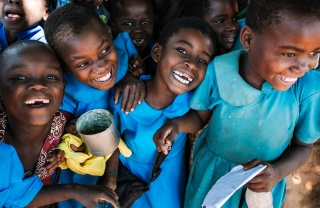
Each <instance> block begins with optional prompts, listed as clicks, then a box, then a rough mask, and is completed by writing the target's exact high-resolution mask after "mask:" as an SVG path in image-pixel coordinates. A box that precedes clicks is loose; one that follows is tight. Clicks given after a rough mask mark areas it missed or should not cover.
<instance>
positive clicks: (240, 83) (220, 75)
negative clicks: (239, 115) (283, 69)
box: [214, 50, 273, 106]
mask: <svg viewBox="0 0 320 208" xmlns="http://www.w3.org/2000/svg"><path fill="white" fill-rule="evenodd" d="M241 54H244V51H242V50H237V51H234V52H230V53H227V54H224V55H221V56H217V57H216V58H215V59H214V70H215V73H216V77H217V84H218V89H219V94H220V97H221V98H222V99H223V100H224V101H225V102H227V103H229V104H231V105H233V106H243V105H247V104H249V103H252V102H253V101H255V100H256V99H257V98H258V97H259V96H260V95H261V94H263V93H270V92H272V91H273V88H272V86H271V85H270V84H269V83H268V82H265V83H264V84H263V85H262V90H258V89H256V88H254V87H252V86H251V85H249V84H248V83H247V82H246V81H245V80H244V79H243V78H242V77H241V76H240V74H239V59H240V55H241Z"/></svg>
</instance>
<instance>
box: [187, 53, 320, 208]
mask: <svg viewBox="0 0 320 208" xmlns="http://www.w3.org/2000/svg"><path fill="white" fill-rule="evenodd" d="M241 53H242V51H241V50H238V51H234V52H230V53H228V54H225V55H221V56H218V57H216V58H215V59H214V60H213V61H212V62H211V63H210V64H209V66H208V69H207V73H206V76H205V78H204V81H203V82H202V83H201V85H200V86H199V87H198V88H197V89H196V91H195V93H194V96H193V98H192V100H191V103H190V106H191V108H193V109H196V110H213V113H212V117H211V120H210V123H209V126H208V128H207V129H206V130H205V131H204V132H203V134H201V135H200V137H199V138H198V140H197V141H196V144H195V149H194V162H193V164H192V168H191V172H190V176H189V180H188V184H187V190H186V197H185V207H188V208H189V207H192V208H197V207H201V205H202V202H203V200H204V198H205V196H206V194H207V193H208V191H209V190H210V188H211V187H212V185H213V184H215V182H216V181H217V180H218V179H219V178H220V177H221V176H223V175H224V174H226V173H227V172H229V171H230V170H231V169H232V168H233V167H235V166H236V165H238V164H242V165H244V164H246V163H247V162H249V161H251V160H253V159H255V158H259V159H261V160H265V161H267V162H271V163H272V162H273V161H275V160H277V159H279V157H280V156H281V154H282V153H283V152H284V151H285V149H286V148H287V147H288V145H289V143H290V141H291V139H292V137H293V135H295V136H296V137H297V138H298V139H299V140H300V141H301V142H304V143H309V144H310V143H313V142H315V141H316V140H317V139H318V138H319V137H320V132H319V131H320V126H319V125H320V116H319V115H320V108H319V107H318V106H319V103H320V85H319V81H320V72H319V71H316V70H311V71H309V72H307V73H306V74H305V75H304V76H303V77H301V78H299V79H298V81H297V82H296V83H295V84H294V85H293V86H292V87H291V88H290V89H289V90H287V91H282V92H279V91H276V90H274V89H273V88H272V87H271V85H270V84H269V83H267V82H265V83H264V84H263V86H262V89H261V90H258V89H256V88H253V87H252V86H251V85H249V84H248V83H247V82H245V81H244V80H243V79H242V77H241V76H240V75H239V73H238V69H239V58H240V54H241ZM245 188H246V187H243V188H242V189H239V190H238V191H237V192H236V193H235V194H234V195H233V196H232V197H231V198H230V199H229V200H228V201H227V202H226V203H225V205H224V206H223V207H224V208H230V207H247V205H246V203H245V200H244V199H243V198H242V196H243V195H242V194H243V191H244V190H245ZM285 191H286V187H285V179H283V180H282V181H280V182H278V183H277V184H276V185H275V187H274V188H273V190H272V195H273V206H274V207H275V208H278V207H281V206H282V203H283V202H284V197H285Z"/></svg>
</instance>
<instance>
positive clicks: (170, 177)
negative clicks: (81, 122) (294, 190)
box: [0, 0, 320, 208]
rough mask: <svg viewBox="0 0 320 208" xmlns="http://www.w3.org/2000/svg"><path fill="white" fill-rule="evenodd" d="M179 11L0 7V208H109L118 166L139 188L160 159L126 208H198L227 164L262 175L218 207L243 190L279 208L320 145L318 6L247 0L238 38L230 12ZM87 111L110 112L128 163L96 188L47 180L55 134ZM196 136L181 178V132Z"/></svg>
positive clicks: (57, 176)
mask: <svg viewBox="0 0 320 208" xmlns="http://www.w3.org/2000/svg"><path fill="white" fill-rule="evenodd" d="M83 2H87V3H83ZM88 2H89V4H88ZM181 2H182V1H177V2H176V3H172V1H147V0H139V1H129V0H110V1H108V2H102V1H98V0H95V1H94V0H92V1H74V3H66V4H65V5H62V6H60V7H58V8H56V9H55V10H53V11H52V12H51V13H50V14H49V8H50V1H45V0H35V1H28V0H9V1H4V0H0V7H1V11H2V12H1V13H0V14H1V16H0V20H1V31H2V35H1V54H0V74H1V76H0V81H1V82H0V98H1V114H0V123H1V125H0V141H1V142H0V150H1V151H0V156H1V159H2V161H4V163H3V164H1V165H0V170H1V172H2V173H4V178H2V179H1V180H0V206H4V207H26V206H28V207H34V206H44V205H49V204H53V203H57V206H58V207H82V206H86V207H94V206H102V204H103V202H104V201H107V202H109V203H111V204H112V206H113V207H118V202H117V196H116V194H115V192H114V191H115V189H116V180H117V172H118V164H119V163H122V164H123V165H124V166H125V167H126V168H127V169H128V170H130V171H131V172H132V173H133V174H135V175H136V176H138V177H139V178H141V179H142V180H144V181H146V182H148V181H149V180H150V178H151V177H152V176H151V173H152V167H153V164H154V160H155V156H156V153H157V151H159V152H163V153H165V154H168V156H167V157H166V159H165V160H164V162H163V163H162V165H161V169H162V172H161V174H160V175H159V177H158V178H157V179H156V180H155V181H153V182H152V183H151V184H150V190H149V191H147V192H145V193H144V194H143V195H142V196H141V197H140V198H139V199H137V200H136V201H135V202H134V204H133V206H132V207H172V208H176V207H187V208H194V207H201V206H202V202H203V200H204V198H205V196H206V194H207V193H208V191H209V190H210V188H211V187H212V185H213V184H215V182H216V181H217V180H218V179H219V178H221V177H222V176H223V175H224V174H226V173H227V172H229V171H230V170H231V169H232V168H233V167H235V166H236V165H238V164H242V165H244V169H245V170H247V169H250V168H252V167H255V166H257V165H259V164H265V165H267V168H266V169H265V170H263V171H262V172H261V173H260V174H259V175H257V176H256V177H254V178H253V179H252V180H250V181H249V182H248V183H247V184H246V186H245V187H243V188H241V189H239V190H238V191H237V192H236V193H235V194H234V195H233V196H232V197H231V198H230V199H229V200H228V201H227V202H226V203H225V205H224V206H223V207H232V208H233V207H247V204H246V202H245V200H244V193H245V190H246V188H248V189H250V190H252V191H254V192H268V191H271V192H272V195H273V206H274V207H281V206H282V204H283V202H284V198H285V177H286V176H287V175H288V174H290V173H291V172H293V171H294V170H296V169H297V168H299V167H300V166H301V165H302V164H303V163H304V162H305V161H306V159H307V158H308V156H309V154H310V152H311V148H312V143H313V142H315V141H316V140H317V139H318V138H319V137H320V126H319V125H320V120H319V116H318V115H319V114H320V110H319V108H317V107H316V106H317V103H318V102H319V101H320V86H319V85H318V81H319V80H320V74H319V72H318V71H317V70H312V69H314V68H315V67H317V65H318V60H319V52H320V40H318V39H317V38H314V37H317V34H319V35H320V15H319V12H318V11H319V9H320V2H318V1H317V0H305V1H301V0H252V1H250V3H249V5H248V9H247V14H246V19H245V22H246V24H245V25H244V26H243V27H242V29H241V30H239V25H238V23H237V14H238V5H237V1H236V0H227V1H226V0H206V1H201V3H199V2H198V1H194V0H185V1H184V2H183V3H181ZM172 4H173V5H172ZM169 5H170V6H171V7H172V8H171V7H170V6H169ZM100 6H105V8H107V9H108V11H109V12H110V13H109V14H110V15H109V16H107V18H108V21H103V19H101V16H99V14H98V13H97V8H99V7H100ZM169 7H170V8H171V9H168V8H169ZM163 8H167V9H168V12H167V14H166V15H163V16H157V15H158V14H160V13H161V12H160V11H163ZM34 9H39V12H38V13H36V12H34ZM171 10H174V12H173V11H171ZM40 11H41V12H40ZM171 12H173V13H174V15H173V14H172V13H171ZM156 14H157V15H156ZM178 16H184V17H179V18H178ZM155 17H156V18H157V19H158V20H161V21H162V24H164V23H163V22H165V24H164V26H163V27H162V26H157V27H154V24H155V19H156V18H155ZM169 17H171V18H173V20H172V19H170V18H169ZM167 18H169V19H170V21H168V19H167ZM43 21H44V24H43ZM106 22H107V23H108V24H106ZM42 25H44V26H43V28H44V29H43V28H42ZM155 28H157V30H155ZM158 34H159V35H158ZM237 38H238V39H239V41H240V43H241V45H242V49H240V50H235V49H232V47H233V45H234V42H235V41H236V40H237ZM46 43H47V44H46ZM232 50H234V51H232ZM93 109H107V110H110V111H111V112H112V113H113V115H114V120H115V124H116V126H117V128H118V131H119V132H120V134H121V138H122V139H123V140H124V141H125V143H126V145H127V146H128V147H129V148H130V149H131V151H132V155H131V156H130V157H124V156H123V155H121V154H120V153H119V151H118V150H116V151H115V152H114V153H113V154H112V156H111V157H110V158H109V160H108V161H107V162H106V170H105V173H104V175H103V176H102V177H100V179H101V180H99V177H97V176H91V175H81V174H77V173H74V172H72V171H71V170H69V169H67V170H61V171H60V169H59V168H57V167H58V166H59V165H60V164H61V163H62V162H63V161H64V160H65V158H64V156H63V152H62V151H59V150H56V149H55V148H56V147H57V145H58V144H59V143H60V141H61V137H62V135H63V134H65V133H72V134H74V135H77V131H76V128H75V120H76V119H77V118H78V117H80V116H81V115H82V114H84V113H85V112H87V111H89V110H93ZM206 125H208V126H207V127H206V128H205V129H204V130H203V132H202V133H201V135H200V137H199V138H197V139H196V142H195V146H194V152H193V158H194V162H193V164H192V166H191V171H190V173H187V168H186V161H185V144H186V139H187V137H186V133H195V132H197V131H199V130H200V129H202V128H203V127H204V126H206ZM173 141H174V142H173ZM71 149H72V150H74V151H83V146H80V147H75V146H73V147H71ZM58 202H59V203H58Z"/></svg>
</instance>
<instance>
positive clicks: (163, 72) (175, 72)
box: [145, 29, 213, 109]
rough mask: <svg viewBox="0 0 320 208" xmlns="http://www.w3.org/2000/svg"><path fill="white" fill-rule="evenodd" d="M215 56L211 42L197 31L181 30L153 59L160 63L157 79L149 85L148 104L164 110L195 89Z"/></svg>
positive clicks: (161, 47) (155, 52)
mask: <svg viewBox="0 0 320 208" xmlns="http://www.w3.org/2000/svg"><path fill="white" fill-rule="evenodd" d="M212 56H213V43H212V40H211V38H210V37H208V36H207V35H206V34H203V33H201V32H200V31H198V30H195V29H182V30H181V31H179V32H178V33H176V34H175V35H173V36H172V37H170V38H169V39H168V42H167V43H166V45H165V46H161V45H159V44H156V45H155V46H154V47H153V49H152V57H153V59H154V60H155V62H157V70H156V75H155V78H154V79H153V80H152V81H149V82H147V83H146V88H147V94H146V99H145V100H146V101H147V102H148V103H149V104H150V105H151V106H153V107H154V108H159V109H161V108H163V107H166V106H167V105H169V104H170V103H171V102H172V100H173V99H174V98H175V97H176V96H177V95H178V94H182V93H185V92H187V91H190V90H192V89H194V88H196V87H197V86H198V85H199V84H200V83H201V81H202V80H203V78H204V75H205V72H206V68H207V65H208V63H209V62H210V60H211V57H212ZM170 97H171V98H172V99H169V98H170Z"/></svg>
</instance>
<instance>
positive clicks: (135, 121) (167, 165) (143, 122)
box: [114, 92, 191, 208]
mask: <svg viewBox="0 0 320 208" xmlns="http://www.w3.org/2000/svg"><path fill="white" fill-rule="evenodd" d="M190 98H191V92H187V93H185V94H182V95H178V96H177V97H176V99H175V100H174V101H173V102H172V104H171V105H170V106H168V107H167V108H165V109H162V110H157V109H154V108H152V107H151V106H149V105H148V104H147V103H146V102H145V101H143V102H142V103H141V104H139V105H137V107H136V108H135V110H134V111H133V112H130V113H129V114H128V115H126V114H125V113H123V111H121V110H120V105H116V106H115V112H114V120H115V124H116V125H117V126H118V127H119V128H118V129H120V131H121V136H122V139H123V140H124V141H125V143H126V144H127V146H128V147H129V148H130V149H131V150H132V155H131V156H130V157H128V158H125V157H123V156H122V155H121V154H120V161H121V162H122V164H124V166H125V167H127V168H128V169H129V170H130V171H131V172H132V173H133V174H135V175H136V176H138V177H139V178H140V179H142V180H144V181H145V182H149V180H150V179H151V172H152V167H153V165H154V161H155V156H156V152H157V150H156V146H155V144H154V142H153V140H152V137H153V135H154V133H155V132H156V131H157V130H158V129H159V128H160V127H161V126H162V125H163V124H164V122H165V121H166V120H167V119H171V118H174V117H177V116H181V115H184V114H185V113H187V112H188V111H189V109H190V108H189V106H188V103H189V100H190ZM185 142H186V134H185V133H180V134H179V135H178V137H177V138H176V140H175V141H174V144H173V146H172V149H171V150H170V153H169V154H168V156H167V157H166V159H165V160H164V161H163V163H162V164H161V166H160V167H161V169H162V171H161V173H160V175H159V177H158V178H157V179H156V180H155V181H153V182H152V183H151V185H150V190H149V191H147V192H145V193H144V194H143V195H142V196H141V197H140V198H139V199H137V200H136V201H135V202H134V204H133V206H132V208H135V207H136V208H142V207H152V208H158V207H159V208H160V207H161V208H163V207H166V208H177V207H182V206H183V198H184V192H185V185H186V166H185V151H184V148H185Z"/></svg>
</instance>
